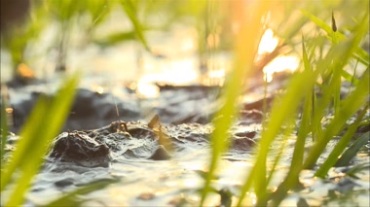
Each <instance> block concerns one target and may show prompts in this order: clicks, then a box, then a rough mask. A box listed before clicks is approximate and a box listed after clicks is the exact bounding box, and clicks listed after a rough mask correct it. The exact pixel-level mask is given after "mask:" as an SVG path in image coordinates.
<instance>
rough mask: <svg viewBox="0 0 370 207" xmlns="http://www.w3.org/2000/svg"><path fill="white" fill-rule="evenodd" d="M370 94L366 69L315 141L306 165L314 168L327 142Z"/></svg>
mask: <svg viewBox="0 0 370 207" xmlns="http://www.w3.org/2000/svg"><path fill="white" fill-rule="evenodd" d="M368 94H369V71H368V70H367V71H365V72H364V75H363V77H362V79H361V80H360V82H359V84H358V86H357V88H356V89H355V90H354V91H353V92H352V93H351V94H350V95H348V97H347V98H346V99H345V100H343V102H342V107H341V110H340V111H339V114H338V116H335V117H334V119H333V120H332V121H331V123H330V124H329V125H328V127H327V129H326V130H325V132H324V134H323V137H322V138H320V139H318V140H317V142H315V144H314V146H313V147H312V148H311V150H310V152H309V154H308V156H307V159H306V160H305V164H304V167H305V168H312V167H313V166H314V165H315V163H316V161H317V159H318V158H319V156H320V155H321V154H322V152H323V151H324V150H325V147H326V145H327V143H328V142H329V141H330V139H331V138H332V137H333V136H334V135H336V134H337V133H338V132H339V131H340V130H341V129H342V128H343V126H344V124H345V123H346V120H348V119H349V118H351V116H352V115H353V114H354V113H355V112H356V111H357V110H358V109H359V108H361V107H362V106H363V105H364V104H365V103H366V100H367V96H368Z"/></svg>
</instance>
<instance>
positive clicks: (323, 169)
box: [315, 107, 367, 178]
mask: <svg viewBox="0 0 370 207" xmlns="http://www.w3.org/2000/svg"><path fill="white" fill-rule="evenodd" d="M366 111H367V108H366V107H365V108H364V109H363V110H362V112H361V113H360V115H359V116H358V117H357V119H356V121H355V122H354V123H353V124H351V125H350V127H349V129H348V130H347V132H346V133H345V134H344V136H343V137H342V138H341V139H340V141H339V142H338V143H337V145H336V146H335V147H334V149H333V150H332V151H331V153H330V155H329V156H328V158H326V160H325V162H324V163H323V164H322V165H321V166H320V168H319V169H318V170H317V171H316V173H315V176H317V177H321V178H324V177H325V176H326V174H327V173H328V171H329V169H330V168H331V167H332V166H334V164H335V163H336V162H337V160H338V157H339V155H340V154H341V153H342V152H343V151H344V149H345V148H346V146H347V144H348V143H349V142H350V141H351V138H352V137H353V135H354V134H355V133H356V129H357V128H358V125H359V124H360V122H361V121H362V118H363V117H364V115H365V114H366ZM356 149H357V148H356ZM356 149H352V151H353V153H354V154H351V156H352V155H353V156H354V155H356V152H357V151H358V149H357V150H356ZM351 156H348V157H346V158H343V159H348V158H353V157H351Z"/></svg>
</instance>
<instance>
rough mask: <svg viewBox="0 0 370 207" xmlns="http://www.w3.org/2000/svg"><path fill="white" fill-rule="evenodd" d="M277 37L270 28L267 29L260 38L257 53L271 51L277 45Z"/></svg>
mask: <svg viewBox="0 0 370 207" xmlns="http://www.w3.org/2000/svg"><path fill="white" fill-rule="evenodd" d="M278 43H279V39H278V38H276V37H275V36H274V33H273V32H272V30H271V29H267V30H266V31H265V33H264V34H263V36H262V38H261V42H260V44H259V46H258V54H259V55H262V54H264V53H271V52H272V51H274V49H275V48H276V47H277V45H278Z"/></svg>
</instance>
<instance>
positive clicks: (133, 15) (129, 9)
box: [121, 0, 150, 51]
mask: <svg viewBox="0 0 370 207" xmlns="http://www.w3.org/2000/svg"><path fill="white" fill-rule="evenodd" d="M121 5H122V8H123V10H124V11H125V13H126V15H127V16H128V18H129V19H130V21H131V23H132V26H133V27H134V30H135V33H136V36H137V38H138V39H139V41H140V42H141V43H142V44H143V46H144V47H145V49H147V50H148V51H150V48H149V45H148V43H147V41H146V39H145V36H144V33H143V29H142V26H141V24H140V21H139V19H138V17H137V8H135V6H134V4H133V2H132V1H131V0H121Z"/></svg>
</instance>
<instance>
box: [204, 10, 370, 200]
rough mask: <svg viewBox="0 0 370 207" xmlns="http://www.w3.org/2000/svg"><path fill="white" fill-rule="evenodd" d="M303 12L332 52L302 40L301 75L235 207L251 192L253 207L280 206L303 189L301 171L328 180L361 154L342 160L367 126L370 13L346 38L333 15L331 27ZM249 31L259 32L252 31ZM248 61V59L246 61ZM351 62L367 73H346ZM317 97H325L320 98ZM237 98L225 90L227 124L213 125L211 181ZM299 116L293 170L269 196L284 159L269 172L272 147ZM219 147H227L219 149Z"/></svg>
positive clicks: (268, 129)
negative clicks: (347, 85) (337, 138)
mask: <svg viewBox="0 0 370 207" xmlns="http://www.w3.org/2000/svg"><path fill="white" fill-rule="evenodd" d="M261 4H263V3H261ZM301 12H302V14H303V16H306V17H307V18H308V19H309V20H311V21H312V22H313V23H315V24H316V25H317V26H318V27H319V28H321V29H323V30H324V31H325V32H326V33H327V37H328V38H329V40H330V42H331V44H330V46H329V48H328V49H322V48H323V47H326V45H320V44H317V43H316V44H315V42H313V44H312V42H310V46H311V48H310V50H309V51H308V50H307V48H306V42H307V40H305V39H304V38H302V53H301V54H302V60H301V62H302V64H301V67H302V69H301V70H298V71H297V72H295V74H294V75H293V76H292V78H291V80H290V83H289V84H288V85H287V87H286V89H285V92H284V94H283V95H282V96H281V97H280V98H277V99H276V100H275V101H274V103H273V106H272V108H271V110H270V111H269V115H268V118H267V120H266V124H265V125H264V127H263V131H262V134H261V139H260V142H259V147H258V149H257V150H256V155H255V163H254V165H253V166H252V168H251V170H250V171H249V173H248V176H247V177H246V180H245V181H244V184H243V185H242V187H241V190H240V194H239V195H238V196H237V197H238V201H237V203H236V206H243V205H251V204H250V203H249V204H247V203H245V202H244V200H245V197H246V196H248V195H250V193H251V192H253V193H254V194H255V195H256V198H257V201H256V203H255V204H254V205H256V206H266V205H273V206H278V205H279V204H280V203H281V202H282V201H283V200H284V198H285V197H286V196H287V195H288V191H290V190H294V189H295V188H296V187H297V186H298V184H299V174H300V172H301V171H302V170H304V169H311V170H314V171H315V176H317V177H320V178H325V177H326V175H327V173H328V170H329V169H330V168H331V167H333V166H334V165H335V164H336V163H338V162H339V163H341V162H342V163H343V162H344V161H343V160H346V163H347V164H348V159H351V158H353V156H354V155H355V154H356V152H357V151H358V150H359V148H360V147H359V146H360V144H355V145H353V146H352V147H351V149H352V150H353V152H352V153H350V154H349V151H346V153H344V154H343V152H344V151H345V148H346V146H347V144H348V143H350V141H351V140H352V139H353V137H354V135H355V132H356V130H357V128H358V127H359V125H360V123H361V122H363V118H364V117H365V114H366V113H367V111H368V94H369V87H368V86H369V61H368V60H369V54H368V53H366V52H365V51H364V50H363V49H362V48H361V47H360V45H361V42H362V41H363V39H364V37H365V36H366V35H367V34H368V29H369V24H368V18H369V16H368V13H366V14H365V15H364V16H363V17H362V18H360V19H359V20H358V22H357V24H356V25H357V26H356V27H354V28H353V29H352V31H351V34H350V35H349V36H346V35H344V34H342V33H340V32H339V31H338V25H337V24H336V23H335V17H334V14H332V17H331V18H332V27H331V26H329V25H328V24H326V23H325V21H323V20H321V19H320V18H319V17H317V16H315V15H314V14H312V13H310V12H308V11H307V10H301ZM261 16H262V15H261ZM250 30H254V29H253V27H251V29H250ZM311 41H315V39H314V38H312V39H311ZM317 50H320V51H321V54H320V53H319V55H317V54H318V53H316V51H317ZM249 55H252V53H249ZM236 56H238V54H236ZM243 57H245V59H248V58H247V56H245V55H244V56H243ZM352 60H355V61H358V62H361V63H362V64H364V65H365V67H367V69H365V71H364V72H363V73H362V75H361V76H360V77H355V76H353V75H351V74H350V73H349V72H348V71H347V70H346V68H348V67H349V66H350V61H352ZM238 61H239V62H238ZM241 62H242V61H241V60H239V59H236V60H235V65H239V64H240V63H241ZM251 62H253V59H249V60H248V62H243V65H244V66H248V65H250V64H251ZM237 69H238V68H237V67H235V68H234V70H237ZM236 74H237V73H236V72H234V73H231V77H229V80H232V81H233V82H237V83H233V84H239V86H240V85H242V80H240V79H239V78H238V77H237V75H236ZM353 79H355V80H356V81H355V84H354V86H353V88H352V89H351V91H350V92H349V93H348V94H346V96H345V97H341V94H340V91H341V87H342V83H343V82H342V81H343V80H345V81H349V82H352V83H353V81H352V80H353ZM318 91H319V93H320V94H321V95H318V94H319V93H318ZM238 92H240V90H235V88H232V87H230V86H229V85H228V84H226V86H225V94H227V95H225V99H226V102H225V104H224V106H223V108H221V110H220V111H219V113H220V114H222V115H223V117H224V118H223V119H222V120H217V121H216V122H215V123H214V124H215V131H214V134H213V140H212V144H213V145H212V152H213V153H212V159H211V163H210V165H209V169H210V173H209V175H208V176H209V177H212V176H213V174H214V172H215V171H214V169H215V166H217V164H215V162H217V161H215V160H218V159H219V157H220V155H221V153H222V152H224V151H225V149H226V147H227V146H228V145H227V144H225V143H224V141H223V140H224V139H225V137H227V135H226V134H227V130H228V128H229V127H230V125H231V121H232V120H231V119H230V118H227V117H230V116H232V115H234V114H235V113H236V112H235V109H234V110H232V109H227V110H226V109H224V107H227V108H228V107H234V108H235V105H232V104H228V101H230V102H232V103H235V102H236V97H237V96H238V95H239V94H238ZM356 113H357V115H356ZM328 115H333V119H331V120H330V121H329V123H327V124H325V125H323V124H322V120H323V119H324V118H325V117H327V116H328ZM297 116H298V117H300V118H299V119H300V121H299V122H298V125H297V126H296V130H297V137H296V141H295V146H294V152H293V157H292V160H291V163H290V168H289V171H288V173H287V175H286V177H285V178H284V179H283V180H282V182H281V183H280V185H279V186H278V187H277V188H276V190H273V191H272V190H270V189H271V188H272V187H271V186H270V183H269V182H270V179H271V176H272V175H273V174H274V173H275V172H276V168H275V167H274V166H276V162H277V161H276V160H278V159H279V156H278V158H275V161H274V163H275V164H274V165H273V167H272V168H271V169H269V168H268V167H267V163H268V161H269V160H270V157H269V154H271V146H272V144H273V143H274V142H275V140H276V138H277V137H278V136H279V135H281V134H284V130H283V126H287V125H288V126H289V125H292V124H291V123H292V122H291V120H292V119H293V120H294V119H295V118H296V117H297ZM353 116H356V120H355V121H354V122H352V123H349V120H350V119H351V118H352V117H353ZM343 130H345V132H344V135H341V132H342V131H343ZM310 136H312V138H313V141H314V143H313V145H312V146H309V145H307V138H308V137H310ZM335 136H340V137H342V138H341V140H340V141H339V142H338V143H337V144H336V146H335V147H334V149H333V150H332V151H331V152H330V153H329V156H328V157H326V158H325V159H324V161H323V162H322V163H321V162H320V163H318V158H319V157H322V155H323V154H324V151H325V149H326V146H327V144H328V143H329V142H330V141H331V140H332V139H333V138H334V137H335ZM285 137H287V136H285ZM359 140H361V141H358V143H360V142H361V144H362V146H363V143H364V141H363V140H364V139H359ZM219 145H223V146H222V147H220V146H219ZM306 148H308V149H309V151H308V153H307V154H305V153H304V152H305V149H306ZM281 149H282V148H281ZM341 156H342V157H341ZM339 157H341V159H340V160H341V161H338V158H339ZM345 157H346V158H345ZM362 169H363V168H362ZM209 185H210V182H209V179H207V180H206V182H205V187H204V191H203V194H202V198H204V196H205V195H206V193H204V192H207V189H208V188H209ZM252 189H253V191H252ZM201 205H203V199H202V200H201Z"/></svg>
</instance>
